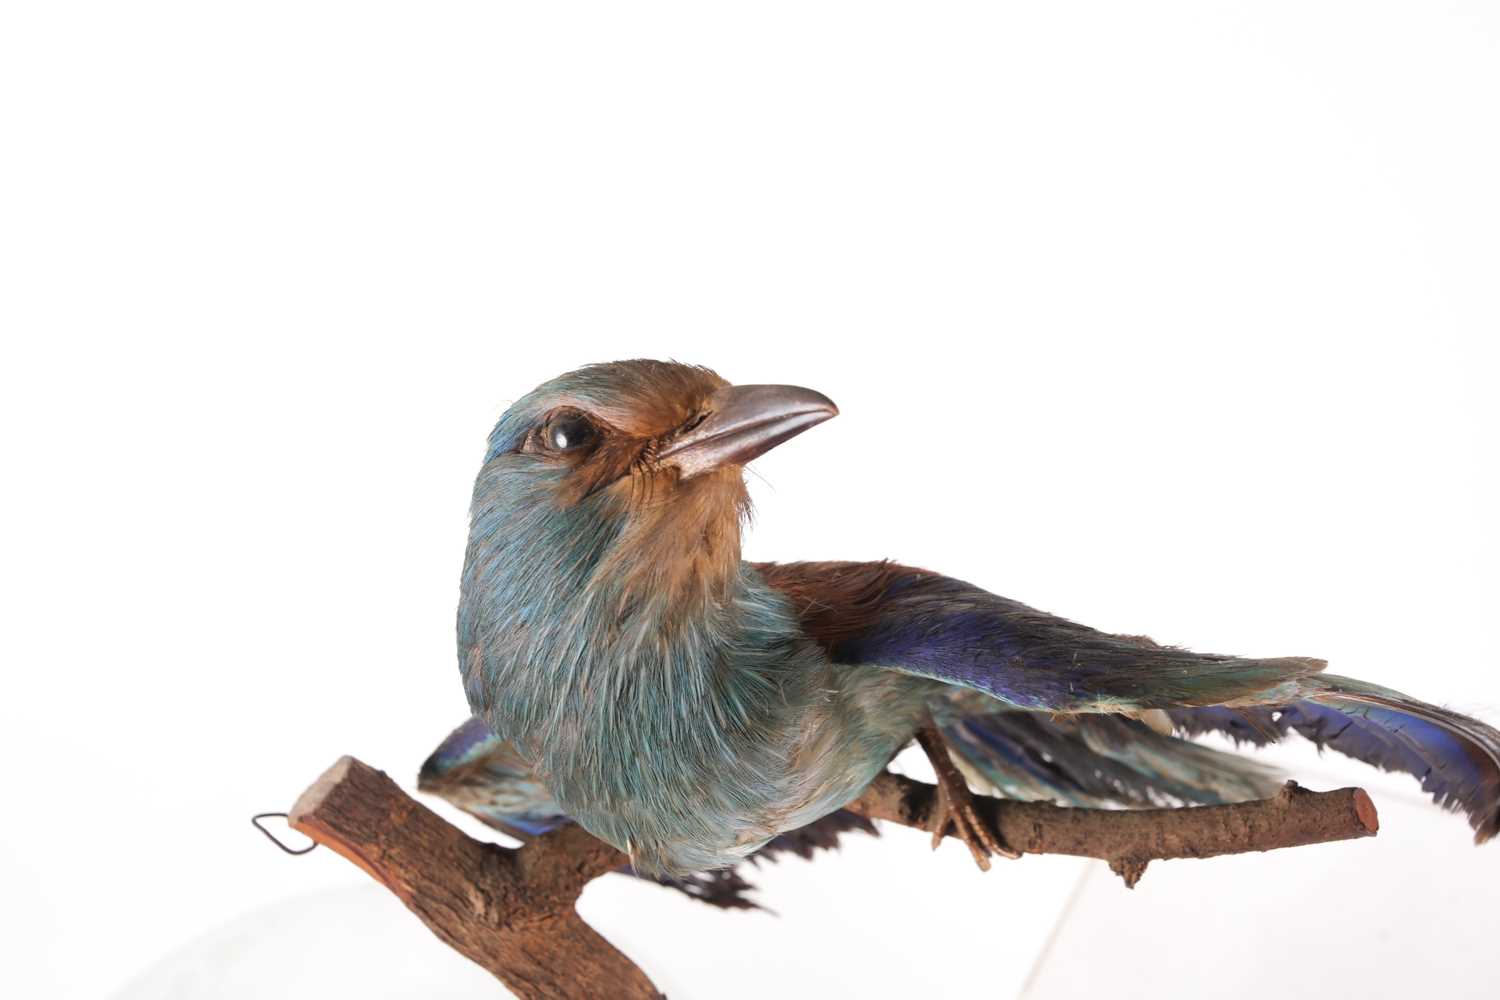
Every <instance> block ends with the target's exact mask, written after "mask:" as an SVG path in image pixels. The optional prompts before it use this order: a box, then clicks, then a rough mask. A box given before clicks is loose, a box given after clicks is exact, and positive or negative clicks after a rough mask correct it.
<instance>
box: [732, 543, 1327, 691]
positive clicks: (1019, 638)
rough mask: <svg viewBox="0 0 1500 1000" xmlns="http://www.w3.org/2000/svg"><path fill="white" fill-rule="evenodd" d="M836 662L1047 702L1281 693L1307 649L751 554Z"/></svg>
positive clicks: (1309, 666) (904, 574)
mask: <svg viewBox="0 0 1500 1000" xmlns="http://www.w3.org/2000/svg"><path fill="white" fill-rule="evenodd" d="M752 566H753V568H754V569H755V571H757V572H758V573H759V574H760V575H761V577H762V579H763V580H764V581H765V582H766V583H767V584H768V585H770V586H771V587H772V588H773V589H775V590H776V591H778V592H779V593H780V594H781V595H782V596H784V597H785V598H786V599H787V600H788V601H789V602H790V603H791V605H792V607H793V609H794V610H795V611H796V613H797V615H798V617H799V620H800V622H801V624H802V628H803V631H804V632H805V633H806V634H807V635H808V636H809V637H810V638H812V639H813V640H815V641H816V642H818V643H819V644H820V645H822V646H823V647H824V649H825V650H826V651H827V653H828V655H829V657H830V658H831V659H833V660H834V662H836V663H840V664H848V665H867V666H877V667H885V668H888V669H891V670H898V671H901V672H903V673H908V674H915V675H918V676H922V677H930V678H932V679H934V680H938V681H942V682H944V683H947V684H953V685H958V686H961V687H966V688H972V689H974V690H976V691H982V692H984V693H985V694H988V695H990V696H992V697H994V698H998V699H999V700H1000V701H1002V702H1005V703H1006V704H1008V705H1010V706H1013V707H1016V708H1023V709H1030V710H1039V711H1050V712H1080V711H1081V712H1088V711H1094V712H1100V711H1103V712H1130V711H1142V710H1147V709H1165V708H1174V707H1181V706H1191V705H1220V704H1226V703H1228V704H1264V703H1274V702H1276V701H1285V700H1287V696H1288V695H1289V694H1290V693H1291V692H1292V691H1293V690H1294V689H1295V683H1294V682H1295V681H1296V680H1297V678H1300V677H1303V676H1307V675H1309V674H1314V673H1317V672H1318V671H1320V670H1322V669H1323V667H1324V666H1325V664H1324V662H1323V661H1322V660H1316V659H1312V658H1309V657H1278V658H1273V659H1246V658H1242V657H1236V656H1217V655H1211V654H1204V653H1194V652H1190V651H1188V650H1185V649H1175V648H1172V647H1167V646H1158V645H1156V644H1155V643H1153V642H1151V641H1150V640H1149V639H1143V638H1142V637H1140V636H1124V635H1111V634H1109V633H1107V632H1100V631H1098V630H1096V629H1091V628H1088V627H1087V626H1084V625H1079V624H1077V623H1075V622H1071V621H1068V620H1067V619H1064V618H1058V617H1056V616H1055V615H1049V614H1046V613H1044V612H1041V611H1037V610H1036V609H1034V608H1030V607H1027V606H1026V605H1024V604H1021V603H1019V602H1017V601H1012V600H1009V599H1007V598H1004V597H1000V596H998V595H996V594H991V593H989V592H988V591H986V590H983V589H981V588H979V587H976V586H974V585H973V584H968V583H964V582H962V581H960V580H954V579H951V578H949V577H945V576H940V575H938V574H936V573H931V572H928V571H926V570H921V569H914V568H912V567H910V566H901V565H897V564H895V563H890V562H867V563H860V562H802V563H755V564H752Z"/></svg>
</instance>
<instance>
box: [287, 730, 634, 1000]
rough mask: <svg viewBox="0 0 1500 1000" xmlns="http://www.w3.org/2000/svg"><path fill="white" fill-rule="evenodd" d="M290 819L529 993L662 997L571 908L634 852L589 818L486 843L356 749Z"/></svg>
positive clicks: (526, 998)
mask: <svg viewBox="0 0 1500 1000" xmlns="http://www.w3.org/2000/svg"><path fill="white" fill-rule="evenodd" d="M288 822H289V823H290V824H291V826H292V828H293V829H295V830H297V831H299V832H301V833H303V834H305V835H307V836H308V837H311V838H312V839H313V840H316V841H317V842H318V843H320V844H323V845H326V846H327V847H330V848H332V849H333V850H335V851H337V852H338V853H339V854H342V855H343V856H344V857H346V858H348V859H349V860H350V861H352V862H354V863H355V864H356V865H358V866H359V867H361V868H363V869H364V870H365V871H366V872H368V873H369V874H370V875H371V876H372V877H373V878H374V879H375V880H376V881H377V882H379V883H380V884H381V885H383V886H385V887H386V888H387V889H389V890H391V892H393V893H394V894H395V895H396V897H397V898H398V899H400V900H401V902H403V903H405V904H406V906H407V908H408V909H410V910H411V911H412V912H413V913H415V914H416V915H417V916H418V917H419V918H421V920H422V922H423V923H424V924H426V925H427V927H428V928H429V929H430V930H431V931H432V932H433V933H434V934H436V935H437V936H438V937H439V938H441V939H442V940H443V941H444V942H445V943H446V944H448V945H449V946H450V947H452V948H453V949H454V950H455V951H457V952H458V953H459V954H461V955H463V956H464V957H466V958H469V959H471V960H473V961H474V962H476V963H478V964H479V965H480V966H482V967H483V968H485V969H486V970H488V971H489V972H490V973H491V974H493V975H494V976H495V977H496V978H498V979H499V980H500V981H501V982H503V983H505V985H506V986H508V987H510V989H511V991H512V992H514V993H515V994H516V995H517V996H518V997H522V998H523V1000H551V998H556V997H579V996H610V997H621V998H624V1000H647V998H653V1000H654V998H658V997H661V996H662V994H661V993H660V992H659V991H658V990H657V989H656V987H655V986H653V985H652V984H651V980H650V979H648V978H647V977H646V974H645V973H644V972H642V971H641V970H640V969H639V968H638V967H636V965H635V964H634V963H633V962H631V961H630V959H628V958H626V957H625V956H624V954H622V953H621V952H620V951H618V950H617V949H616V948H615V947H614V946H613V945H611V944H610V943H609V942H608V941H606V940H605V939H604V938H603V937H601V936H600V935H599V933H598V932H597V931H595V930H594V929H593V928H592V927H590V926H589V925H588V924H586V923H584V922H583V918H581V917H580V916H579V915H578V912H577V910H575V909H574V904H575V903H576V902H577V901H578V895H579V893H581V892H582V891H583V887H584V886H585V885H587V884H588V883H589V882H590V881H591V880H593V879H594V878H597V877H598V876H600V875H603V874H604V873H605V872H608V871H612V870H614V869H616V868H618V867H620V866H621V865H623V864H625V861H626V859H625V856H624V855H623V854H621V853H620V852H619V851H617V850H615V849H614V848H613V847H610V846H609V845H608V844H605V843H603V842H602V841H600V840H597V839H595V838H594V837H592V836H590V835H589V834H588V833H586V832H585V831H584V830H583V829H582V828H581V827H577V826H567V827H563V828H562V829H560V830H557V831H555V832H553V833H549V834H547V835H545V836H542V837H538V838H537V839H536V840H533V841H531V842H530V843H528V844H526V845H525V846H524V847H521V848H520V849H517V850H512V849H510V848H505V847H500V846H499V845H497V844H487V843H483V842H481V841H478V840H475V839H473V838H472V837H470V836H468V835H467V834H465V833H464V832H463V831H461V830H459V829H458V828H457V827H455V826H453V825H451V824H450V823H448V822H446V821H445V820H443V819H442V818H441V817H439V816H438V815H437V814H436V813H434V812H433V811H432V810H430V809H428V808H427V807H426V806H423V805H421V804H420V803H418V802H416V801H414V800H413V799H412V798H411V797H409V796H408V795H407V794H406V793H405V792H403V791H402V790H401V789H400V788H399V787H397V785H396V783H395V782H394V781H392V780H391V779H390V778H389V777H387V776H386V774H385V773H384V772H382V771H377V770H375V769H374V768H372V767H370V766H368V765H367V764H364V763H361V762H360V761H358V760H355V759H354V758H353V757H342V758H340V759H339V761H338V763H336V764H334V765H333V766H332V767H331V768H329V769H328V770H327V771H325V772H324V773H323V776H322V777H320V778H319V779H318V780H317V781H315V782H314V783H313V784H312V786H311V787H310V788H308V790H307V791H305V792H303V793H302V797H301V798H299V799H298V800H297V804H296V805H294V806H293V807H292V811H291V813H290V814H289V815H288Z"/></svg>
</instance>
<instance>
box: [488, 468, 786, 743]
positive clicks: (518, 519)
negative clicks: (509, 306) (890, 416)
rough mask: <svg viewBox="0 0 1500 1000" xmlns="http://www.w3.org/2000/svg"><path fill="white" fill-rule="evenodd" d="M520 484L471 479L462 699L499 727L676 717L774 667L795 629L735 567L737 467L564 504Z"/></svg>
mask: <svg viewBox="0 0 1500 1000" xmlns="http://www.w3.org/2000/svg"><path fill="white" fill-rule="evenodd" d="M518 488H525V487H517V486H515V485H513V484H508V483H505V482H499V481H496V482H487V481H486V477H485V475H484V474H483V473H482V474H481V477H480V482H479V484H478V486H477V488H476V494H475V505H474V511H473V524H472V528H471V533H470V540H469V549H468V554H467V560H466V564H465V568H464V577H463V593H462V598H461V602H460V612H459V644H460V654H461V657H462V660H463V662H462V666H463V669H464V673H465V683H466V688H467V690H468V693H469V699H470V703H471V705H472V706H473V708H474V709H475V711H476V712H478V713H479V714H480V715H482V716H484V717H485V718H486V720H487V721H488V722H490V724H491V726H492V727H493V728H495V729H496V730H497V731H498V732H500V733H501V734H502V735H504V736H507V737H509V738H513V739H517V740H521V741H524V740H526V739H527V736H528V734H551V738H550V739H549V740H548V742H549V745H554V746H555V745H557V743H558V741H557V740H556V734H558V733H565V732H568V731H572V730H576V729H577V728H578V727H579V726H588V727H595V728H596V729H597V728H598V727H601V726H609V725H611V724H612V722H613V721H614V720H621V721H622V722H623V720H624V719H625V718H627V717H630V716H632V715H634V716H635V717H636V718H637V719H638V718H639V716H640V715H641V714H642V713H647V714H652V715H654V716H659V717H661V718H662V719H664V720H665V719H668V718H681V717H683V716H684V715H685V714H688V713H695V712H699V711H701V710H702V706H703V705H704V704H706V703H707V702H706V701H705V699H711V698H718V697H721V696H723V695H724V694H725V690H724V687H725V685H726V684H727V685H731V686H732V685H734V684H737V683H741V682H742V681H743V680H744V678H742V677H739V676H738V675H739V674H741V673H743V672H744V669H745V666H746V665H747V664H749V665H751V666H752V667H757V666H764V667H765V668H766V669H774V664H773V663H772V662H771V661H772V660H773V659H774V657H772V656H770V655H769V654H767V653H766V652H764V651H763V650H770V649H782V650H784V649H785V646H786V643H787V641H788V636H787V635H782V634H780V633H781V632H782V631H786V632H788V633H791V632H794V631H795V623H793V622H791V621H790V620H786V616H785V614H784V612H783V609H782V607H781V605H780V604H778V603H777V602H776V601H774V600H773V599H771V598H770V597H769V595H761V594H758V592H757V591H756V588H757V587H759V588H762V589H763V588H764V585H763V584H761V583H760V581H759V579H758V577H756V576H755V574H754V573H753V571H751V570H749V569H748V567H745V566H744V565H743V564H742V563H741V561H740V519H741V515H742V513H743V509H744V503H745V499H744V487H743V484H742V483H741V482H740V481H739V477H738V475H734V479H733V481H732V482H728V481H725V480H723V479H722V478H720V479H716V478H715V475H714V474H710V475H708V476H704V477H702V481H701V482H700V481H698V480H693V481H691V482H689V483H686V484H682V485H680V486H679V487H678V489H677V491H676V492H675V493H674V494H673V496H672V499H671V501H670V502H664V503H657V504H652V503H651V502H650V500H649V498H647V499H646V501H645V502H644V503H642V502H635V501H636V500H637V499H638V498H632V497H629V496H614V495H606V494H601V495H600V496H598V497H593V498H589V499H588V500H585V501H584V502H582V503H580V504H578V505H576V506H575V507H573V508H570V509H566V510H559V509H558V508H557V507H556V506H555V505H544V504H540V503H534V502H530V501H531V500H533V499H539V498H531V497H523V496H517V495H515V490H516V489H518ZM664 724H665V723H664Z"/></svg>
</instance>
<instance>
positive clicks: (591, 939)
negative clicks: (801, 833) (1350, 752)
mask: <svg viewBox="0 0 1500 1000" xmlns="http://www.w3.org/2000/svg"><path fill="white" fill-rule="evenodd" d="M936 797H937V790H936V789H935V788H934V787H933V786H932V785H929V784H925V783H923V782H920V781H913V780H912V779H910V778H905V777H902V776H900V775H896V774H891V773H890V772H886V773H884V774H881V775H880V776H879V777H877V778H876V779H875V781H873V782H872V783H871V784H870V786H869V788H867V789H866V790H865V792H864V793H863V794H862V795H861V796H860V797H859V798H857V799H855V800H854V801H853V802H851V803H849V805H848V806H847V808H848V809H850V810H851V811H853V812H857V813H859V814H860V815H863V816H866V817H869V818H871V819H882V820H887V821H889V822H893V823H899V824H901V825H903V826H910V827H915V828H917V829H921V830H926V829H929V820H930V817H931V814H932V810H933V809H934V807H935V805H936ZM973 804H974V807H975V810H976V812H977V813H978V815H979V817H980V819H982V820H983V821H984V822H985V823H986V824H988V825H989V826H990V828H991V829H992V830H994V831H995V832H996V833H998V834H999V839H1000V842H1001V843H1004V844H1006V845H1007V846H1009V847H1011V848H1013V849H1014V850H1015V851H1017V852H1019V853H1022V854H1070V855H1074V856H1077V857H1086V858H1099V859H1101V860H1103V861H1106V862H1108V864H1109V866H1110V870H1111V871H1113V872H1115V874H1117V875H1119V876H1120V877H1121V878H1123V879H1124V881H1125V884H1126V886H1131V887H1133V886H1134V885H1135V884H1136V883H1137V882H1138V881H1140V878H1141V875H1142V874H1143V873H1144V872H1145V870H1146V866H1147V864H1148V863H1149V862H1151V861H1154V860H1163V859H1170V858H1208V857H1214V856H1216V855H1221V854H1241V853H1246V852H1250V851H1268V850H1273V849H1276V848H1281V847H1298V846H1303V845H1307V844H1318V843H1326V842H1329V841H1336V840H1351V839H1355V838H1359V837H1370V836H1374V835H1375V833H1376V831H1377V830H1378V829H1379V821H1378V819H1377V817H1376V812H1375V805H1374V803H1373V802H1371V801H1370V797H1369V796H1368V795H1367V794H1365V792H1364V791H1363V790H1362V789H1358V788H1342V789H1339V790H1337V791H1332V792H1311V791H1307V790H1306V789H1303V788H1301V787H1299V786H1298V785H1297V784H1296V783H1295V782H1290V781H1289V782H1287V783H1286V785H1285V787H1283V788H1282V790H1281V791H1280V792H1279V793H1277V794H1276V795H1275V796H1274V797H1272V798H1269V799H1262V800H1259V801H1255V802H1243V803H1236V804H1234V805H1224V806H1197V807H1193V808H1183V809H1139V810H1106V809H1067V808H1062V807H1059V806H1053V805H1049V804H1046V803H1040V802H1011V801H1002V800H999V799H994V798H989V797H986V796H975V797H974V800H973ZM288 823H289V824H290V825H291V827H292V828H293V829H295V830H297V831H299V832H301V833H303V834H305V835H306V836H308V837H310V838H312V839H313V840H315V841H317V842H318V843H320V844H323V845H325V846H327V847H329V848H330V849H332V850H334V851H336V852H337V853H339V854H341V855H343V856H344V857H345V858H348V859H349V860H350V861H352V862H354V863H355V864H356V865H358V866H359V867H360V868H363V869H364V870H365V871H366V872H367V873H368V874H369V875H370V876H371V877H372V878H374V879H375V880H376V881H377V882H379V883H380V884H381V885H383V886H385V887H386V888H387V889H389V890H390V891H391V892H392V893H393V894H394V895H395V896H396V897H397V898H398V899H400V900H401V902H402V903H404V904H406V906H407V908H408V909H410V910H411V911H412V912H413V913H415V914H416V915H417V917H418V918H420V919H421V921H422V922H423V923H424V924H426V925H427V927H428V928H429V929H430V930H431V931H432V932H433V933H434V934H436V935H437V936H438V937H439V938H441V939H442V940H443V941H444V942H445V943H447V944H448V945H449V946H450V947H452V948H453V949H454V950H455V951H457V952H459V953H460V954H462V955H464V956H465V957H466V958H469V959H470V960H472V961H474V962H475V963H477V964H478V965H480V966H481V967H483V968H484V969H486V970H487V971H489V972H490V973H491V974H492V975H494V976H495V977H496V978H498V979H499V980H501V981H502V982H503V983H505V985H506V986H508V987H509V988H510V989H511V990H512V991H513V992H514V993H515V994H516V995H517V996H519V997H522V998H523V1000H544V998H545V1000H550V998H559V997H593V996H610V997H619V998H622V1000H647V998H659V997H661V996H662V994H661V993H660V992H659V991H658V990H657V989H656V987H655V986H654V985H653V984H652V983H651V980H650V979H649V978H647V976H646V974H645V973H644V972H642V971H641V969H640V968H639V967H638V966H636V965H635V963H633V962H632V961H631V960H630V959H629V958H627V957H626V956H625V955H624V954H623V953H622V952H620V951H619V950H617V949H616V948H615V947H614V946H613V945H611V944H610V943H609V942H608V941H606V940H605V939H604V938H603V937H602V936H601V935H600V934H599V933H598V932H597V931H595V930H594V929H593V928H592V927H590V926H589V925H588V924H586V923H584V921H583V919H582V918H581V917H580V916H579V915H578V912H577V909H576V908H575V907H576V904H577V902H578V897H579V895H580V894H581V893H582V892H583V888H584V886H586V885H587V884H588V883H589V882H591V881H592V880H593V879H595V878H598V877H599V876H600V875H604V874H606V873H608V872H611V871H615V870H618V869H619V868H621V867H622V866H624V865H625V864H626V863H627V860H628V859H627V858H626V857H625V855H624V854H622V853H621V852H619V851H617V850H616V849H615V848H613V847H611V846H609V845H608V844H605V843H604V842H602V841H600V840H598V839H596V838H595V837H593V836H591V835H590V834H589V833H587V832H586V831H584V830H583V828H581V827H579V826H576V825H568V826H565V827H561V828H559V829H557V830H555V831H553V832H551V833H548V834H545V835H543V836H541V837H538V838H536V839H535V840H532V841H529V842H528V843H526V844H525V845H524V846H522V847H520V848H507V847H501V846H499V845H497V844H491V843H485V842H482V841H478V840H475V839H473V838H472V837H470V836H468V835H467V834H465V833H464V832H462V831H461V830H459V829H458V828H457V827H455V826H453V825H452V824H450V823H448V822H447V821H445V820H443V819H442V818H441V817H439V816H438V815H437V814H436V813H434V812H433V811H432V810H430V809H428V808H427V807H426V806H423V805H421V804H420V803H418V802H417V801H415V800H414V799H412V798H411V797H410V796H408V795H407V794H406V793H405V792H403V791H402V790H401V789H400V788H399V787H398V786H397V785H396V783H395V782H394V781H392V780H391V779H390V778H389V777H388V776H387V775H386V774H385V773H384V772H382V771H377V770H375V769H374V768H372V767H370V766H369V765H367V764H364V763H362V762H360V761H358V760H356V759H355V758H353V757H342V758H340V759H339V760H338V761H337V762H336V763H335V764H334V765H333V766H332V767H330V768H329V769H328V770H327V771H325V772H324V773H323V775H322V776H321V777H319V778H318V779H317V781H315V782H313V784H312V785H311V786H310V787H309V788H308V789H307V791H305V792H303V793H302V796H301V797H300V798H298V800H297V803H296V805H294V806H293V807H292V810H291V812H290V813H289V814H288Z"/></svg>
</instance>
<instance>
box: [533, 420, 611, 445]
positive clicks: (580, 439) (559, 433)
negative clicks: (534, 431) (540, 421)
mask: <svg viewBox="0 0 1500 1000" xmlns="http://www.w3.org/2000/svg"><path fill="white" fill-rule="evenodd" d="M598 436H599V432H598V430H596V429H595V428H594V425H593V424H591V423H590V422H589V420H588V418H587V417H585V416H583V415H582V414H580V413H560V414H558V415H557V416H555V417H553V418H552V419H551V420H549V421H547V426H545V427H543V428H542V443H543V444H544V445H546V446H547V448H549V449H550V450H552V451H577V450H579V449H580V448H586V447H588V446H589V445H590V444H592V443H593V442H594V439H595V438H596V437H598Z"/></svg>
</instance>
